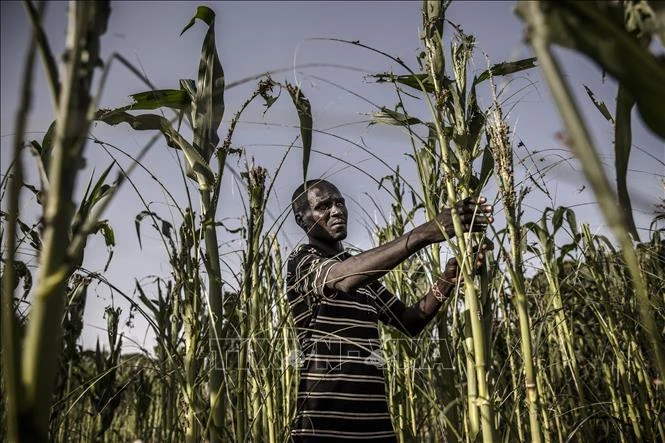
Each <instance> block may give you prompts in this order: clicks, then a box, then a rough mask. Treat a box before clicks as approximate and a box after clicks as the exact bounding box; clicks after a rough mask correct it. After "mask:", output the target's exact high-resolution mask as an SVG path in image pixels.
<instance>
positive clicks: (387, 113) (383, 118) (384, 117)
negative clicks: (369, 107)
mask: <svg viewBox="0 0 665 443" xmlns="http://www.w3.org/2000/svg"><path fill="white" fill-rule="evenodd" d="M377 123H380V124H384V125H395V126H412V125H424V124H425V123H424V122H423V121H422V120H420V119H418V118H416V117H411V116H408V115H406V114H402V113H401V112H396V111H393V110H391V109H388V108H386V107H385V106H382V107H381V111H379V112H372V121H371V122H370V125H373V124H377Z"/></svg>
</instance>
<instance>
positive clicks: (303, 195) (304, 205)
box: [291, 178, 336, 215]
mask: <svg viewBox="0 0 665 443" xmlns="http://www.w3.org/2000/svg"><path fill="white" fill-rule="evenodd" d="M321 184H328V185H330V186H335V185H333V184H332V183H330V182H329V181H327V180H324V179H322V178H317V179H314V180H307V181H306V182H305V183H303V184H301V185H299V186H298V187H297V188H296V189H295V191H293V195H292V196H291V209H293V214H294V215H296V214H298V213H301V212H305V211H307V209H309V201H308V200H307V191H308V190H309V189H310V188H314V187H317V186H318V185H321ZM335 187H336V186H335Z"/></svg>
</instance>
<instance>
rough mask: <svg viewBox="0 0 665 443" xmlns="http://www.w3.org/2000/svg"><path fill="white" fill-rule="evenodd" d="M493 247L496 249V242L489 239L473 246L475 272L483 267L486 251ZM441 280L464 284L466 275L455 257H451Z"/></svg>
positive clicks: (472, 257) (448, 282) (446, 282)
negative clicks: (461, 270)
mask: <svg viewBox="0 0 665 443" xmlns="http://www.w3.org/2000/svg"><path fill="white" fill-rule="evenodd" d="M492 249H494V244H493V243H491V242H489V241H484V242H483V243H482V244H481V245H480V247H478V246H475V247H474V248H473V252H472V254H471V259H472V260H474V262H473V264H474V269H473V273H474V274H475V273H477V272H478V271H479V270H480V268H481V267H482V265H483V262H484V261H485V253H486V252H487V251H491V250H492ZM440 280H443V283H444V284H448V285H450V286H457V285H458V284H462V283H463V282H464V275H462V274H461V272H460V266H459V264H458V263H457V259H456V258H455V257H453V258H451V259H450V260H448V262H447V263H446V267H445V269H444V271H443V275H442V276H441V278H440Z"/></svg>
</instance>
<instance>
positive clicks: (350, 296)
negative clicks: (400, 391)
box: [286, 180, 493, 442]
mask: <svg viewBox="0 0 665 443" xmlns="http://www.w3.org/2000/svg"><path fill="white" fill-rule="evenodd" d="M305 189H306V192H305V191H304V190H305ZM485 201H486V200H485V199H484V198H480V199H479V200H478V201H476V200H474V199H466V200H464V201H462V202H459V203H458V204H457V205H456V210H457V211H458V213H459V215H460V218H461V220H462V223H463V224H464V227H465V229H466V230H467V231H473V232H479V231H483V230H484V229H486V227H487V224H488V223H492V221H493V217H492V206H490V205H486V204H484V203H485ZM292 205H293V212H294V215H295V218H296V223H298V225H299V226H300V227H301V228H302V229H304V230H305V232H306V233H307V237H308V239H309V243H308V244H306V245H300V246H299V247H298V248H296V249H295V250H294V251H293V252H292V253H291V255H290V256H289V259H288V264H287V267H288V273H287V277H286V281H287V296H288V300H289V305H290V307H291V314H292V315H293V319H294V322H295V326H296V332H297V334H298V342H299V345H300V351H301V356H302V357H303V358H302V361H301V364H302V366H301V370H300V383H299V386H298V399H297V412H296V417H295V420H294V423H293V429H292V434H291V435H292V438H293V440H294V441H295V442H325V441H331V442H332V441H340V440H344V439H348V440H356V439H357V440H362V441H368V440H371V441H385V442H389V441H396V438H395V433H394V430H393V427H392V423H391V420H390V414H389V412H388V403H387V399H386V392H385V380H384V375H383V369H382V367H381V364H380V362H381V361H382V358H381V343H380V337H379V329H378V322H379V321H381V322H383V323H386V324H389V325H391V326H393V327H395V328H397V329H399V330H400V331H402V332H404V333H405V334H407V335H409V336H415V335H417V334H418V333H420V331H422V330H423V329H424V328H425V326H426V325H427V324H428V323H429V321H430V320H431V319H432V318H433V317H434V316H435V314H436V312H437V311H438V309H439V308H440V307H441V305H442V304H443V302H444V301H445V299H446V298H447V297H448V296H449V294H450V293H451V291H452V290H453V288H454V287H455V286H456V285H457V284H458V283H459V282H460V279H461V277H460V275H459V269H458V265H457V261H456V260H455V259H454V258H453V259H450V260H449V261H448V263H447V264H446V267H445V270H444V272H443V275H442V277H441V278H440V279H439V280H438V281H437V282H436V283H435V284H434V286H433V287H432V288H431V289H430V291H429V292H428V293H427V294H425V296H424V297H423V298H421V299H420V300H419V301H418V302H417V303H415V304H414V305H413V306H408V307H407V306H405V305H404V304H403V303H402V302H401V301H400V300H399V299H398V298H397V297H396V296H395V295H393V294H391V293H390V292H389V291H388V290H387V289H386V288H384V287H383V285H381V283H379V282H378V279H379V278H380V277H382V276H383V275H385V274H386V273H387V272H389V271H390V270H391V269H393V268H394V267H395V266H397V265H398V264H400V263H401V262H402V261H404V260H405V259H406V258H408V257H409V256H411V255H413V254H415V253H416V252H418V251H419V250H421V249H423V248H424V247H426V246H428V245H431V244H433V243H438V242H441V241H443V240H444V235H443V233H442V232H441V230H442V229H443V230H445V232H446V234H447V236H448V237H453V236H454V235H455V232H454V228H453V222H452V216H451V211H450V209H445V210H444V211H443V212H441V213H440V214H439V215H438V216H437V220H436V221H429V222H427V223H424V224H422V225H420V226H418V227H416V228H415V229H413V230H412V231H410V232H408V233H406V234H404V235H403V236H401V237H399V238H397V239H395V240H393V241H391V242H389V243H386V244H384V245H382V246H379V247H376V248H374V249H370V250H368V251H365V252H362V253H360V254H358V255H354V256H351V255H350V254H349V253H348V252H346V251H345V250H344V249H343V247H342V240H344V239H345V238H346V235H347V219H348V211H347V208H346V205H345V202H344V198H343V197H342V195H341V193H340V192H339V190H338V189H337V188H336V187H335V186H334V185H333V184H332V183H329V182H327V181H325V180H310V181H307V182H306V183H305V185H304V186H303V185H300V186H299V187H298V188H297V189H296V191H295V192H294V194H293V198H292ZM437 222H438V223H437ZM486 249H487V246H485V245H483V246H482V247H481V249H480V251H479V252H478V254H477V257H476V259H477V261H476V266H479V265H480V263H482V260H483V259H484V252H485V250H486Z"/></svg>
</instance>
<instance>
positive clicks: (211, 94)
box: [181, 6, 224, 162]
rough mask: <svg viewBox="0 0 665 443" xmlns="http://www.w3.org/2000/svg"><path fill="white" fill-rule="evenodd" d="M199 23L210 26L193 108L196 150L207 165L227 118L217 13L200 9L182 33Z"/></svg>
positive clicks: (204, 46)
mask: <svg viewBox="0 0 665 443" xmlns="http://www.w3.org/2000/svg"><path fill="white" fill-rule="evenodd" d="M196 19H199V20H202V21H203V22H205V23H206V24H207V25H208V32H207V33H206V36H205V39H204V40H203V48H202V49H201V58H200V61H199V73H198V78H197V81H196V97H195V101H194V103H195V106H194V107H193V108H192V113H193V115H194V122H193V126H194V148H195V149H197V150H198V151H199V153H200V154H201V156H202V157H203V159H204V160H205V161H206V162H208V161H210V157H211V156H212V153H213V152H214V151H215V148H216V147H217V143H219V135H218V134H217V130H218V128H219V125H220V123H221V122H222V116H223V115H224V70H223V69H222V64H221V62H220V61H219V57H218V55H217V47H216V45H215V13H214V12H213V11H212V10H211V9H210V8H208V7H206V6H199V7H198V8H197V10H196V15H195V16H194V17H193V18H192V20H191V21H190V22H189V24H188V25H187V26H185V28H184V29H183V30H182V33H184V32H185V31H186V30H187V29H189V28H190V27H191V26H192V25H193V24H194V22H195V21H196ZM182 33H181V35H182Z"/></svg>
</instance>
